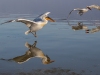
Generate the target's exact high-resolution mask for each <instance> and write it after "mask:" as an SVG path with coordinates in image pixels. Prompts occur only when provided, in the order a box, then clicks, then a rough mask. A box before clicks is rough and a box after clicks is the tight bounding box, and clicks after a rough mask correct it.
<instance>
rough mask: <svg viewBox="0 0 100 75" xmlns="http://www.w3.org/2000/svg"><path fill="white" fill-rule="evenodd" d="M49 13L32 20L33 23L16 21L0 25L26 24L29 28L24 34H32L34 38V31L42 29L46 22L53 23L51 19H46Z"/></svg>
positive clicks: (30, 21) (25, 20)
mask: <svg viewBox="0 0 100 75" xmlns="http://www.w3.org/2000/svg"><path fill="white" fill-rule="evenodd" d="M49 13H50V12H46V13H44V14H42V15H40V16H39V17H37V18H36V19H34V20H33V21H32V20H28V19H16V20H10V21H7V22H4V23H1V25H2V24H5V23H9V22H22V23H24V24H26V26H27V27H28V28H29V30H28V31H26V32H25V34H26V35H28V33H32V34H33V35H34V36H35V37H36V31H38V30H40V29H42V28H43V27H44V26H45V25H46V24H47V23H48V20H50V21H52V22H54V20H53V19H51V18H50V17H48V14H49Z"/></svg>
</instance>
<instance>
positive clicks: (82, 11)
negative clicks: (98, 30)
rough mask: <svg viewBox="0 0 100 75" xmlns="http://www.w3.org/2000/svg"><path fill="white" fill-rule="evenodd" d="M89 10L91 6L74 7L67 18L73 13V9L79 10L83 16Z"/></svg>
mask: <svg viewBox="0 0 100 75" xmlns="http://www.w3.org/2000/svg"><path fill="white" fill-rule="evenodd" d="M89 10H91V8H90V7H86V8H83V9H81V8H76V9H73V10H72V11H71V12H70V13H69V15H68V16H67V19H68V18H69V16H70V15H71V13H72V12H73V11H78V14H79V15H80V16H82V15H83V13H86V12H88V11H89Z"/></svg>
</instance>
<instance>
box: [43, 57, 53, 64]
mask: <svg viewBox="0 0 100 75" xmlns="http://www.w3.org/2000/svg"><path fill="white" fill-rule="evenodd" d="M53 62H54V60H51V59H50V57H49V56H48V55H45V58H43V59H42V63H43V64H50V63H53Z"/></svg>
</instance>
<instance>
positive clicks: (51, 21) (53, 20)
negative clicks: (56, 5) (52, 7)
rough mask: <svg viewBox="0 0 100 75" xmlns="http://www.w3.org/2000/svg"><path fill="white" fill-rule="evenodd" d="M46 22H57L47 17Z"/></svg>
mask: <svg viewBox="0 0 100 75" xmlns="http://www.w3.org/2000/svg"><path fill="white" fill-rule="evenodd" d="M46 20H49V21H51V22H55V20H53V19H52V18H50V17H49V16H47V17H46Z"/></svg>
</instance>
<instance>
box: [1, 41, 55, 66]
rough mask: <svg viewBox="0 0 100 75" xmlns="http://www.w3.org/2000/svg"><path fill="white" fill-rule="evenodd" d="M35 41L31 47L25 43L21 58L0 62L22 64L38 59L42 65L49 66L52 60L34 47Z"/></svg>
mask: <svg viewBox="0 0 100 75" xmlns="http://www.w3.org/2000/svg"><path fill="white" fill-rule="evenodd" d="M36 44H37V41H35V42H34V44H33V45H31V44H29V43H28V42H26V43H25V46H26V47H27V48H28V50H27V51H26V53H25V54H23V55H21V56H17V57H14V58H12V59H4V58H1V59H0V60H5V61H15V62H17V63H18V64H22V63H25V62H27V61H28V60H29V59H31V58H40V59H41V60H42V63H43V64H50V63H53V62H54V60H51V59H50V57H49V56H48V55H45V54H44V53H43V51H42V50H41V49H39V48H37V47H36Z"/></svg>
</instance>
